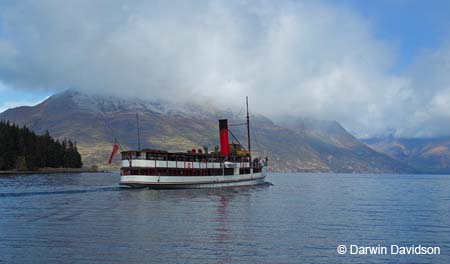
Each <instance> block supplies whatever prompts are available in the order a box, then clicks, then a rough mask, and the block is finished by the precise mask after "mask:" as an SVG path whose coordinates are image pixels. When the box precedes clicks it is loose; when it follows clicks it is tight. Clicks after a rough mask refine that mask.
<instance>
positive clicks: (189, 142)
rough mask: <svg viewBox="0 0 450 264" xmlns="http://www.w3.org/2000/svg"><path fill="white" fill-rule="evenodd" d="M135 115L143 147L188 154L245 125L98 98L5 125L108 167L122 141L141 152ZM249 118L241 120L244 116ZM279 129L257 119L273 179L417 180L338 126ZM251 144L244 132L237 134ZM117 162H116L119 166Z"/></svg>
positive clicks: (258, 147)
mask: <svg viewBox="0 0 450 264" xmlns="http://www.w3.org/2000/svg"><path fill="white" fill-rule="evenodd" d="M136 113H138V114H139V121H140V132H141V146H142V147H143V148H144V147H145V148H155V149H167V150H171V151H186V150H190V149H192V148H199V147H202V146H208V147H209V149H214V146H216V145H218V142H219V137H218V134H219V133H218V121H217V120H218V119H220V118H228V119H230V123H242V120H243V118H241V116H240V115H237V114H236V113H235V112H233V111H231V110H226V109H225V110H224V109H218V108H217V107H215V106H212V105H202V104H185V105H175V104H171V103H168V102H161V101H147V100H142V99H136V98H118V97H113V96H104V95H92V94H86V93H81V92H78V91H74V90H69V91H65V92H62V93H59V94H56V95H53V96H51V97H49V98H48V99H47V100H45V101H44V102H42V103H40V104H38V105H36V106H31V107H30V106H23V107H18V108H13V109H9V110H7V111H5V112H3V113H1V114H0V119H2V120H10V121H12V122H15V123H17V124H20V125H26V126H28V127H30V128H31V129H33V130H34V131H36V132H37V133H44V132H45V130H49V131H50V134H51V135H52V136H54V137H57V138H64V137H69V138H71V139H74V140H76V141H77V143H78V148H79V151H80V153H81V154H82V156H83V163H84V164H86V165H92V164H98V165H101V166H104V165H105V163H106V160H107V159H108V156H109V154H110V151H111V149H112V143H111V142H112V141H113V138H117V139H118V141H119V142H120V144H121V146H122V147H123V149H129V148H137V128H136ZM242 117H243V116H242ZM289 120H290V121H289V122H279V123H275V122H273V121H272V120H270V119H269V118H267V117H265V116H262V115H257V114H255V115H252V116H251V127H252V150H253V151H254V153H255V156H256V155H267V156H269V161H270V168H271V169H272V170H273V171H314V172H370V173H382V172H386V173H387V172H399V173H402V172H412V171H413V169H412V168H411V167H410V166H408V165H405V164H403V163H402V162H399V161H397V160H396V159H393V158H391V157H389V156H387V155H384V154H380V153H378V152H376V151H374V150H372V149H371V148H369V147H367V146H366V145H365V144H362V143H361V142H359V141H358V140H357V139H355V138H354V137H353V136H352V135H350V134H349V133H348V132H347V131H346V130H345V129H344V128H343V127H342V126H341V125H340V124H339V123H337V122H335V121H318V120H312V119H292V118H290V119H289ZM231 129H232V132H233V134H234V135H235V136H236V137H237V138H238V139H239V140H240V141H241V142H243V143H244V142H246V137H245V135H246V133H245V130H244V127H239V126H236V127H234V126H233V127H231ZM118 160H119V158H116V164H118Z"/></svg>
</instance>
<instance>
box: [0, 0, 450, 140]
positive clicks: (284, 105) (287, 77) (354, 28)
mask: <svg viewBox="0 0 450 264" xmlns="http://www.w3.org/2000/svg"><path fill="white" fill-rule="evenodd" d="M331 3H332V2H321V1H132V2H123V1H114V0H110V1H101V0H99V1H87V0H79V1H46V0H42V1H15V2H11V3H10V4H9V5H7V6H5V7H4V8H2V10H1V11H0V19H1V21H3V22H4V31H5V32H6V33H5V34H3V36H2V35H0V61H2V63H1V64H0V79H1V80H3V81H4V82H6V83H7V84H8V85H9V86H11V87H17V88H21V89H49V88H51V89H53V90H58V89H67V88H78V89H81V90H85V91H96V92H105V93H112V94H118V95H129V96H139V97H147V98H150V99H155V98H156V99H157V98H164V99H172V100H175V101H191V100H200V101H201V100H209V101H212V102H215V103H218V104H226V105H241V104H242V103H243V98H244V96H245V95H249V96H250V102H251V106H252V109H254V111H256V112H260V113H263V114H266V115H269V116H272V117H275V118H277V117H280V116H283V115H286V114H295V115H304V116H312V117H316V118H323V119H335V120H338V121H340V122H342V123H343V124H344V126H345V127H346V128H348V129H349V130H351V131H352V132H354V133H355V134H356V135H357V136H363V137H368V136H374V135H379V134H383V133H387V132H390V131H395V133H397V134H398V135H406V136H414V135H418V134H420V133H422V132H423V131H419V130H418V129H417V128H419V127H420V124H421V123H422V124H424V122H428V121H429V120H432V119H433V118H434V117H437V116H439V117H441V116H442V117H445V118H448V117H447V116H446V115H438V113H440V112H439V111H441V112H442V111H444V112H445V104H446V103H447V101H446V100H447V99H445V98H450V97H445V96H446V94H447V93H446V92H445V90H442V88H441V87H440V86H439V87H437V88H436V90H433V92H432V93H431V94H430V95H429V96H428V97H426V98H423V99H424V100H422V98H421V96H420V94H421V93H422V90H421V88H420V87H418V86H417V85H414V84H413V82H417V83H418V82H419V81H417V80H416V79H415V78H412V77H411V76H409V75H393V74H392V73H390V69H391V68H392V67H393V66H394V65H395V54H394V53H393V50H392V49H391V47H390V44H389V43H387V42H384V41H382V40H380V39H377V38H376V37H375V36H374V35H373V34H372V33H371V32H372V30H371V27H370V23H369V22H368V21H366V20H365V19H364V18H363V17H360V16H359V15H358V14H356V13H354V12H353V11H351V10H349V9H345V8H343V7H339V6H335V5H331ZM418 64H421V62H418ZM411 71H412V70H411ZM432 74H434V73H432ZM425 79H427V78H425ZM428 79H429V78H428ZM424 82H425V83H426V81H424ZM442 93H444V94H442ZM447 95H448V94H447ZM419 99H420V100H419ZM424 109H425V110H424ZM439 109H440V110H439ZM421 111H422V112H421ZM410 116H413V118H410ZM427 133H428V132H427ZM429 133H431V134H433V133H438V131H434V132H429Z"/></svg>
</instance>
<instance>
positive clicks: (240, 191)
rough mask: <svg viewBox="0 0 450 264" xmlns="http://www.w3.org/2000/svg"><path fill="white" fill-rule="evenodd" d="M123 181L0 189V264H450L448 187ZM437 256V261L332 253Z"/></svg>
mask: <svg viewBox="0 0 450 264" xmlns="http://www.w3.org/2000/svg"><path fill="white" fill-rule="evenodd" d="M119 177H120V176H119V174H118V173H111V174H89V173H86V174H71V175H70V174H65V175H57V174H54V175H27V176H11V177H0V215H1V218H0V262H5V263H49V262H50V263H51V262H53V263H66V262H69V263H70V262H74V263H80V262H82V263H167V262H170V263H364V262H367V261H370V262H371V263H398V262H400V263H401V262H403V263H411V262H414V263H419V262H420V263H448V262H449V260H450V259H449V254H448V252H450V237H449V236H448V234H449V232H450V211H449V210H448V208H450V177H449V176H443V175H345V174H340V175H335V174H272V175H269V177H268V179H267V180H268V181H270V182H272V183H273V184H274V185H273V186H271V185H269V184H266V185H258V186H252V187H238V188H225V189H220V188H219V189H182V190H149V189H124V188H119V187H118V186H117V181H118V179H119ZM350 243H353V244H355V245H366V246H369V245H378V244H381V245H390V244H402V245H405V246H407V245H411V244H414V245H418V244H422V245H427V246H439V247H440V248H441V252H442V253H441V255H437V256H402V257H401V258H399V257H398V256H391V255H381V256H366V258H368V257H370V260H368V259H366V258H365V257H363V256H350V255H338V254H337V252H336V246H338V245H340V244H350Z"/></svg>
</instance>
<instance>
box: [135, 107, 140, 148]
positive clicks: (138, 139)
mask: <svg viewBox="0 0 450 264" xmlns="http://www.w3.org/2000/svg"><path fill="white" fill-rule="evenodd" d="M136 126H137V141H138V150H139V151H141V137H140V135H139V134H140V133H139V130H140V128H139V115H138V113H136Z"/></svg>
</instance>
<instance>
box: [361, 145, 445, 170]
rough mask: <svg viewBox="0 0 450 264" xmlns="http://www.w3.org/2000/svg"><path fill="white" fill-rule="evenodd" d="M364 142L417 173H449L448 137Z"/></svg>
mask: <svg viewBox="0 0 450 264" xmlns="http://www.w3.org/2000/svg"><path fill="white" fill-rule="evenodd" d="M364 142H365V143H366V144H368V145H369V146H370V147H372V148H373V149H375V150H377V151H379V152H382V153H385V154H387V155H389V156H391V157H393V158H396V159H398V160H402V161H404V162H405V163H407V164H409V165H410V166H412V167H414V168H415V169H416V170H418V171H421V172H428V173H450V137H441V138H372V139H365V140H364Z"/></svg>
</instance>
